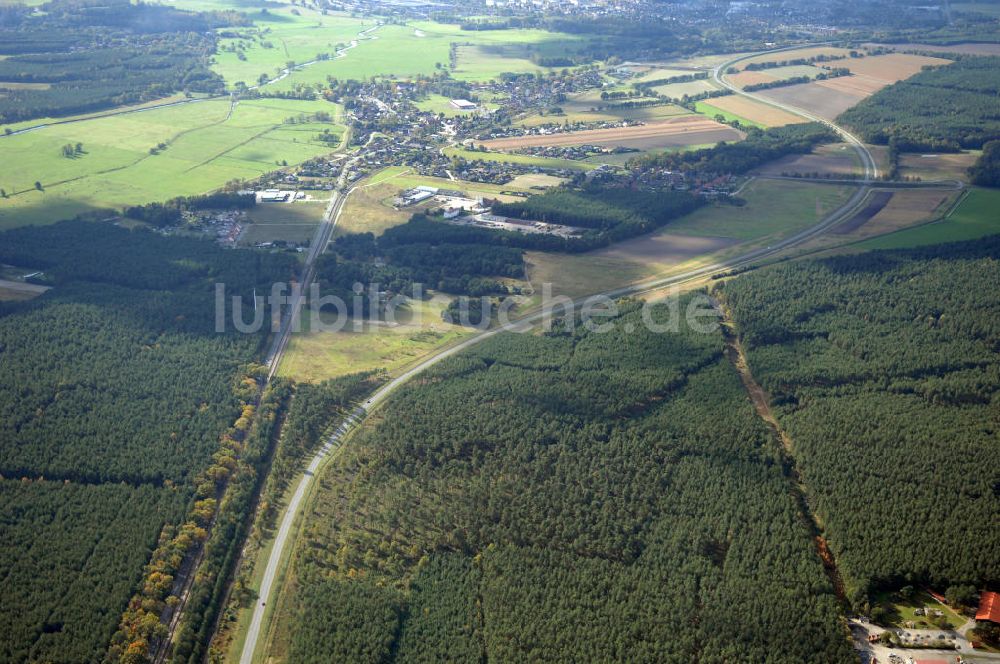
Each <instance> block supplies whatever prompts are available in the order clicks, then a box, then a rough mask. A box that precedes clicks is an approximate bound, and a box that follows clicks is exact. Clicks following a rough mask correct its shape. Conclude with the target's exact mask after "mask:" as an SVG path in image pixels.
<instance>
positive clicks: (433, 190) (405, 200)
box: [396, 186, 438, 205]
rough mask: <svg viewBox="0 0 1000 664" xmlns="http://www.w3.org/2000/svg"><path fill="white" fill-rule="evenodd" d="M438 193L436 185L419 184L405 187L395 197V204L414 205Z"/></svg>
mask: <svg viewBox="0 0 1000 664" xmlns="http://www.w3.org/2000/svg"><path fill="white" fill-rule="evenodd" d="M437 193H438V188H437V187H427V186H420V187H414V188H413V189H407V190H406V191H404V192H403V193H402V194H400V195H399V197H398V198H396V204H397V205H416V204H417V203H422V202H423V201H426V200H427V199H428V198H431V197H433V196H434V195H435V194H437Z"/></svg>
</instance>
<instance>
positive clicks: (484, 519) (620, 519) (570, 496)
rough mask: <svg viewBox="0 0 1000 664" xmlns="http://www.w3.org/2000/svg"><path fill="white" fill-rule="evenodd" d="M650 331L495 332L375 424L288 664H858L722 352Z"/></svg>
mask: <svg viewBox="0 0 1000 664" xmlns="http://www.w3.org/2000/svg"><path fill="white" fill-rule="evenodd" d="M653 315H654V318H656V319H657V320H659V319H660V318H661V317H663V316H665V309H664V308H659V309H657V310H655V311H654V314H653ZM640 316H641V314H640V311H639V310H638V307H637V305H635V304H629V303H624V304H623V312H622V313H621V315H620V316H619V317H617V318H616V319H615V320H614V326H613V330H611V331H609V332H607V333H604V334H597V333H589V332H586V331H584V330H582V329H581V328H577V329H575V330H567V329H566V328H565V327H564V326H557V329H558V330H560V331H555V332H552V333H550V334H547V335H538V336H536V335H516V334H505V335H500V336H497V337H495V338H493V339H491V340H489V341H487V342H484V343H483V344H481V345H479V346H477V347H476V348H475V349H474V350H471V351H468V352H465V353H463V354H462V355H460V356H458V357H455V358H452V359H450V360H448V361H446V362H444V363H442V364H441V365H439V366H438V367H436V368H434V369H431V370H430V371H429V372H428V373H426V374H424V375H423V376H422V378H421V380H420V381H419V383H418V384H414V385H411V386H409V387H406V388H404V389H402V390H401V391H400V392H398V393H397V394H396V395H395V396H394V397H393V398H392V400H391V402H390V403H388V404H387V405H386V407H385V408H384V410H383V411H382V412H381V414H379V413H376V415H375V416H374V417H373V418H370V419H369V420H368V421H367V422H366V424H365V425H364V428H363V429H361V430H360V431H359V432H358V434H357V435H356V437H354V438H352V439H351V442H350V444H349V445H348V446H346V447H345V448H344V452H343V453H342V454H341V455H340V456H338V457H337V459H336V460H335V461H334V462H333V464H332V465H331V466H329V467H328V469H327V471H325V473H324V475H323V476H322V477H321V478H320V479H319V495H318V497H317V499H316V501H315V502H314V503H313V504H312V506H311V508H310V510H311V512H307V514H308V517H307V519H308V520H307V522H306V524H305V525H304V529H303V541H301V542H300V546H299V548H298V549H297V553H296V558H295V562H294V565H295V572H294V573H295V577H296V579H297V583H296V586H295V587H296V591H295V594H294V595H293V596H292V598H291V599H290V600H289V601H290V603H291V605H292V606H291V607H290V608H282V609H279V611H280V614H281V615H283V616H287V619H289V620H290V621H291V622H292V623H293V624H292V625H290V630H291V631H290V639H291V640H290V644H288V645H289V647H290V650H289V652H288V661H293V662H296V663H297V664H308V663H310V662H317V663H319V662H323V663H325V662H330V661H352V662H378V661H423V662H431V661H442V660H451V661H455V660H458V661H473V660H475V661H480V660H490V661H511V662H513V661H541V660H545V661H567V662H570V661H659V662H690V661H699V662H704V663H712V662H719V663H721V662H762V661H769V662H816V663H820V662H822V663H823V664H831V663H835V662H844V663H846V662H850V661H852V660H853V655H852V652H851V649H850V646H849V642H848V639H847V633H846V629H845V627H844V625H843V623H842V620H841V619H840V618H839V615H838V607H837V601H836V599H835V597H834V594H833V591H832V588H831V586H830V583H829V581H828V580H827V578H826V577H825V575H824V573H823V569H822V565H821V563H820V560H819V558H818V556H817V554H816V553H815V549H814V546H813V543H812V541H811V539H810V536H809V531H808V529H807V527H806V526H805V525H804V524H803V522H802V520H801V517H800V515H799V514H798V512H797V509H796V505H795V502H794V500H793V499H792V497H791V496H790V493H789V486H788V478H787V477H785V475H784V473H783V467H782V464H781V463H780V458H781V457H780V453H779V449H778V446H777V443H776V442H775V441H774V440H773V437H772V436H771V434H770V432H769V430H768V429H767V427H766V426H765V425H764V424H763V422H762V421H761V420H760V419H759V418H758V417H757V416H756V414H755V412H754V410H753V408H752V406H751V404H750V402H749V399H748V398H747V396H746V393H745V392H744V391H743V389H742V386H741V383H740V380H739V377H738V376H737V374H736V372H735V371H734V370H733V368H732V366H731V365H730V363H729V361H728V360H727V359H725V357H724V352H723V351H724V343H723V339H722V337H721V335H720V334H719V333H718V332H711V333H696V332H694V331H691V330H688V329H686V328H685V329H684V330H683V331H680V332H677V333H670V334H655V333H651V332H648V331H645V330H644V329H643V326H642V325H641V320H640Z"/></svg>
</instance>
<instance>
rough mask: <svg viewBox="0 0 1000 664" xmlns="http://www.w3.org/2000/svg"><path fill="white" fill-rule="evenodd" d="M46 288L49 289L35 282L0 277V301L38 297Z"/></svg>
mask: <svg viewBox="0 0 1000 664" xmlns="http://www.w3.org/2000/svg"><path fill="white" fill-rule="evenodd" d="M47 290H49V287H48V286H37V285H35V284H27V283H24V282H23V281H8V280H7V279H0V301H4V300H7V301H21V300H30V299H32V298H35V297H38V296H39V295H41V294H42V293H44V292H45V291H47Z"/></svg>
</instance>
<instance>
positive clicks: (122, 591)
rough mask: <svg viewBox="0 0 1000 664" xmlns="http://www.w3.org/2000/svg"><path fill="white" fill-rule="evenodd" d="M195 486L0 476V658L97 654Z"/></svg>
mask: <svg viewBox="0 0 1000 664" xmlns="http://www.w3.org/2000/svg"><path fill="white" fill-rule="evenodd" d="M189 497H190V491H189V490H182V489H165V488H156V487H152V486H149V485H146V486H142V487H138V488H134V487H130V486H127V485H124V484H102V485H88V484H75V483H71V484H63V483H62V482H52V481H27V480H26V481H20V480H16V479H4V480H0V570H3V579H4V581H3V585H2V590H0V605H2V606H3V610H2V611H0V662H4V663H5V664H7V663H10V664H18V663H20V662H28V661H32V662H54V663H55V662H58V663H60V664H62V663H65V664H79V662H96V661H100V660H101V657H102V656H103V652H104V648H105V646H106V645H107V641H108V639H109V638H110V636H111V632H112V631H113V629H114V625H115V621H116V619H117V617H118V616H117V614H116V613H115V612H114V611H113V610H111V609H116V608H119V607H120V606H121V605H122V603H123V602H124V600H125V599H126V598H127V597H128V596H129V593H131V592H132V589H133V587H134V585H135V584H136V583H137V582H138V581H139V576H140V573H141V571H142V566H143V565H144V564H145V563H146V560H147V558H148V557H149V554H150V551H151V550H152V546H153V544H154V543H155V542H156V536H157V534H158V533H159V531H160V528H161V527H162V526H163V524H164V523H167V522H172V521H176V520H177V519H179V518H180V517H181V515H182V514H183V510H184V506H185V505H186V503H187V501H188V499H189Z"/></svg>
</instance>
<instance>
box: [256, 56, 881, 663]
mask: <svg viewBox="0 0 1000 664" xmlns="http://www.w3.org/2000/svg"><path fill="white" fill-rule="evenodd" d="M782 50H783V49H782ZM740 59H742V58H740ZM723 66H725V65H723ZM715 75H716V77H718V75H719V69H718V68H717V69H716V70H715ZM723 85H725V83H723ZM727 87H729V86H728V85H727ZM737 94H742V91H737ZM783 110H787V111H791V112H796V111H795V109H791V108H785V109H783ZM825 124H828V125H829V126H831V127H833V128H835V129H836V130H838V132H843V134H847V132H844V131H843V130H841V129H840V128H839V127H837V126H836V125H835V124H833V123H830V122H825ZM845 138H846V136H845ZM852 138H853V137H852ZM854 140H855V141H856V140H857V139H854ZM855 145H856V146H857V147H856V149H859V150H860V152H859V154H863V155H865V156H866V157H867V159H868V160H870V162H866V161H864V159H865V157H862V161H863V163H865V164H866V166H865V176H866V180H870V179H871V178H872V177H874V175H873V174H872V170H875V173H877V170H876V167H875V166H874V160H872V157H871V155H870V153H868V151H867V149H866V148H865V147H864V146H863V145H861V144H860V143H856V144H855ZM868 192H869V189H868V188H867V187H859V188H858V190H857V191H856V192H855V193H854V194H853V195H852V196H851V198H850V199H849V200H848V201H847V202H846V203H844V205H842V206H841V207H840V208H838V209H837V210H835V211H834V212H832V213H831V214H830V215H829V216H827V217H826V218H825V219H824V220H823V221H821V222H820V223H818V224H816V225H815V226H812V227H810V228H807V229H805V230H803V231H800V232H799V233H796V234H795V235H793V236H791V237H788V238H785V239H784V240H780V241H778V242H776V243H775V244H773V245H771V246H768V247H764V248H760V249H755V250H753V251H750V252H748V253H745V254H742V255H740V256H737V257H734V258H731V259H728V260H724V261H721V262H718V263H713V264H710V265H705V266H702V267H699V268H696V269H692V270H688V271H686V272H683V273H680V274H676V275H671V276H668V277H662V278H658V279H653V280H651V281H646V282H643V283H640V284H635V285H630V286H624V287H621V288H617V289H613V290H609V291H606V292H604V293H600V295H604V296H605V297H610V298H619V297H625V296H635V295H642V294H646V293H650V292H655V291H657V290H660V289H662V288H664V287H666V286H674V285H678V286H679V285H683V284H688V283H691V282H695V281H699V280H701V279H704V278H706V277H709V276H711V275H713V274H718V273H720V272H723V271H726V270H731V269H733V268H737V267H740V266H745V265H749V264H751V263H753V262H754V261H758V260H761V259H764V258H768V257H772V256H774V255H776V254H778V253H780V252H782V251H784V250H785V249H789V248H791V247H794V246H796V245H798V244H801V243H803V242H806V241H808V240H811V239H813V238H815V237H817V236H819V235H822V234H823V233H825V232H826V231H827V230H829V229H830V228H832V227H834V226H836V225H838V224H839V223H841V222H843V221H845V220H847V219H850V218H852V217H853V216H854V214H855V213H856V211H857V209H858V208H859V207H860V206H861V205H863V204H864V201H865V200H866V198H867V195H868ZM551 314H552V311H551V308H550V309H548V310H546V309H543V310H539V311H536V312H534V313H529V314H527V315H525V316H524V317H523V318H522V319H521V320H519V321H518V322H517V323H515V324H513V325H512V327H511V330H513V331H515V332H519V331H526V330H529V329H531V328H532V327H533V326H534V325H536V324H537V323H538V322H539V321H541V320H543V319H544V317H545V316H549V315H551ZM503 331H506V330H505V328H495V329H492V330H486V331H483V332H479V333H477V334H475V335H474V336H472V337H469V338H468V339H466V340H464V341H462V342H460V343H458V344H456V345H454V346H451V347H448V348H445V349H442V350H441V351H439V352H437V353H435V354H433V355H431V356H429V357H427V358H426V359H424V360H423V361H421V362H420V363H419V364H416V365H415V366H413V367H411V368H410V369H408V370H407V371H405V372H404V373H402V374H400V375H399V376H397V377H396V378H394V379H393V380H391V381H390V382H388V383H386V384H385V385H384V386H383V387H381V388H380V389H379V390H378V391H376V392H375V393H374V394H373V395H372V396H371V397H370V398H369V399H368V400H367V401H365V403H364V404H363V405H361V406H359V407H358V408H357V409H355V411H354V412H353V413H352V414H351V415H350V416H349V417H348V419H347V420H346V421H345V422H344V423H343V424H341V425H340V426H339V427H338V428H337V430H336V432H335V433H334V434H333V435H332V436H331V437H330V438H329V439H328V440H327V442H326V443H325V444H324V445H323V447H322V448H320V450H319V451H318V452H316V454H315V455H314V456H313V458H312V459H311V460H310V463H309V466H308V468H307V472H306V473H305V474H304V475H303V476H302V478H301V479H300V481H299V484H298V485H297V486H296V488H295V492H294V493H293V494H292V497H291V499H290V500H289V502H288V505H287V506H286V507H285V511H284V512H283V514H282V516H281V523H280V525H279V528H278V531H277V535H276V537H275V540H274V542H273V544H272V546H271V550H270V554H269V556H268V560H267V568H266V569H265V572H264V576H263V577H262V579H261V586H260V591H259V593H258V597H257V601H256V602H255V604H254V610H253V616H252V618H251V625H250V629H249V631H248V632H247V636H246V640H245V641H244V647H243V652H242V654H241V656H240V664H253V662H254V661H255V655H256V652H257V643H258V640H259V637H260V630H261V627H262V626H263V621H264V616H265V611H266V604H267V601H268V599H270V596H271V591H272V588H273V585H274V582H275V580H276V576H277V574H278V569H279V567H280V564H281V560H282V558H283V557H284V553H285V547H286V546H287V544H288V535H289V533H291V532H292V524H293V522H294V521H295V519H296V517H297V516H298V513H299V510H300V509H301V507H302V500H303V498H304V497H305V495H306V494H307V490H308V489H309V487H310V485H311V484H312V482H313V480H314V479H315V476H316V473H317V471H318V470H319V468H320V466H321V464H323V462H324V461H325V460H326V458H327V457H328V455H329V454H330V452H331V451H332V450H333V449H334V445H335V444H336V443H337V442H338V441H339V440H340V439H341V438H342V437H343V436H344V435H346V433H348V432H349V430H350V429H351V428H352V427H353V426H354V425H355V424H357V422H359V421H361V420H362V419H364V418H365V417H366V416H367V415H368V414H369V413H370V412H372V411H373V410H375V409H376V408H377V407H378V406H380V405H381V404H382V403H384V402H385V400H386V399H387V398H388V397H389V395H390V394H392V393H393V392H394V391H395V390H396V389H398V388H399V387H400V386H402V385H404V384H405V383H407V382H408V381H409V380H410V379H412V378H414V377H415V376H417V375H419V374H420V373H422V372H423V371H425V370H426V369H429V368H430V367H433V366H434V365H436V364H438V363H439V362H441V361H442V360H444V359H446V358H448V357H451V356H452V355H455V354H456V353H459V352H461V351H463V350H465V349H467V348H471V347H472V346H474V345H476V344H478V343H480V342H482V341H485V340H486V339H489V338H491V337H493V336H495V335H496V334H497V333H499V332H503ZM285 343H287V338H286V340H285ZM275 366H276V365H275ZM272 372H273V369H272ZM272 606H273V602H272Z"/></svg>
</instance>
